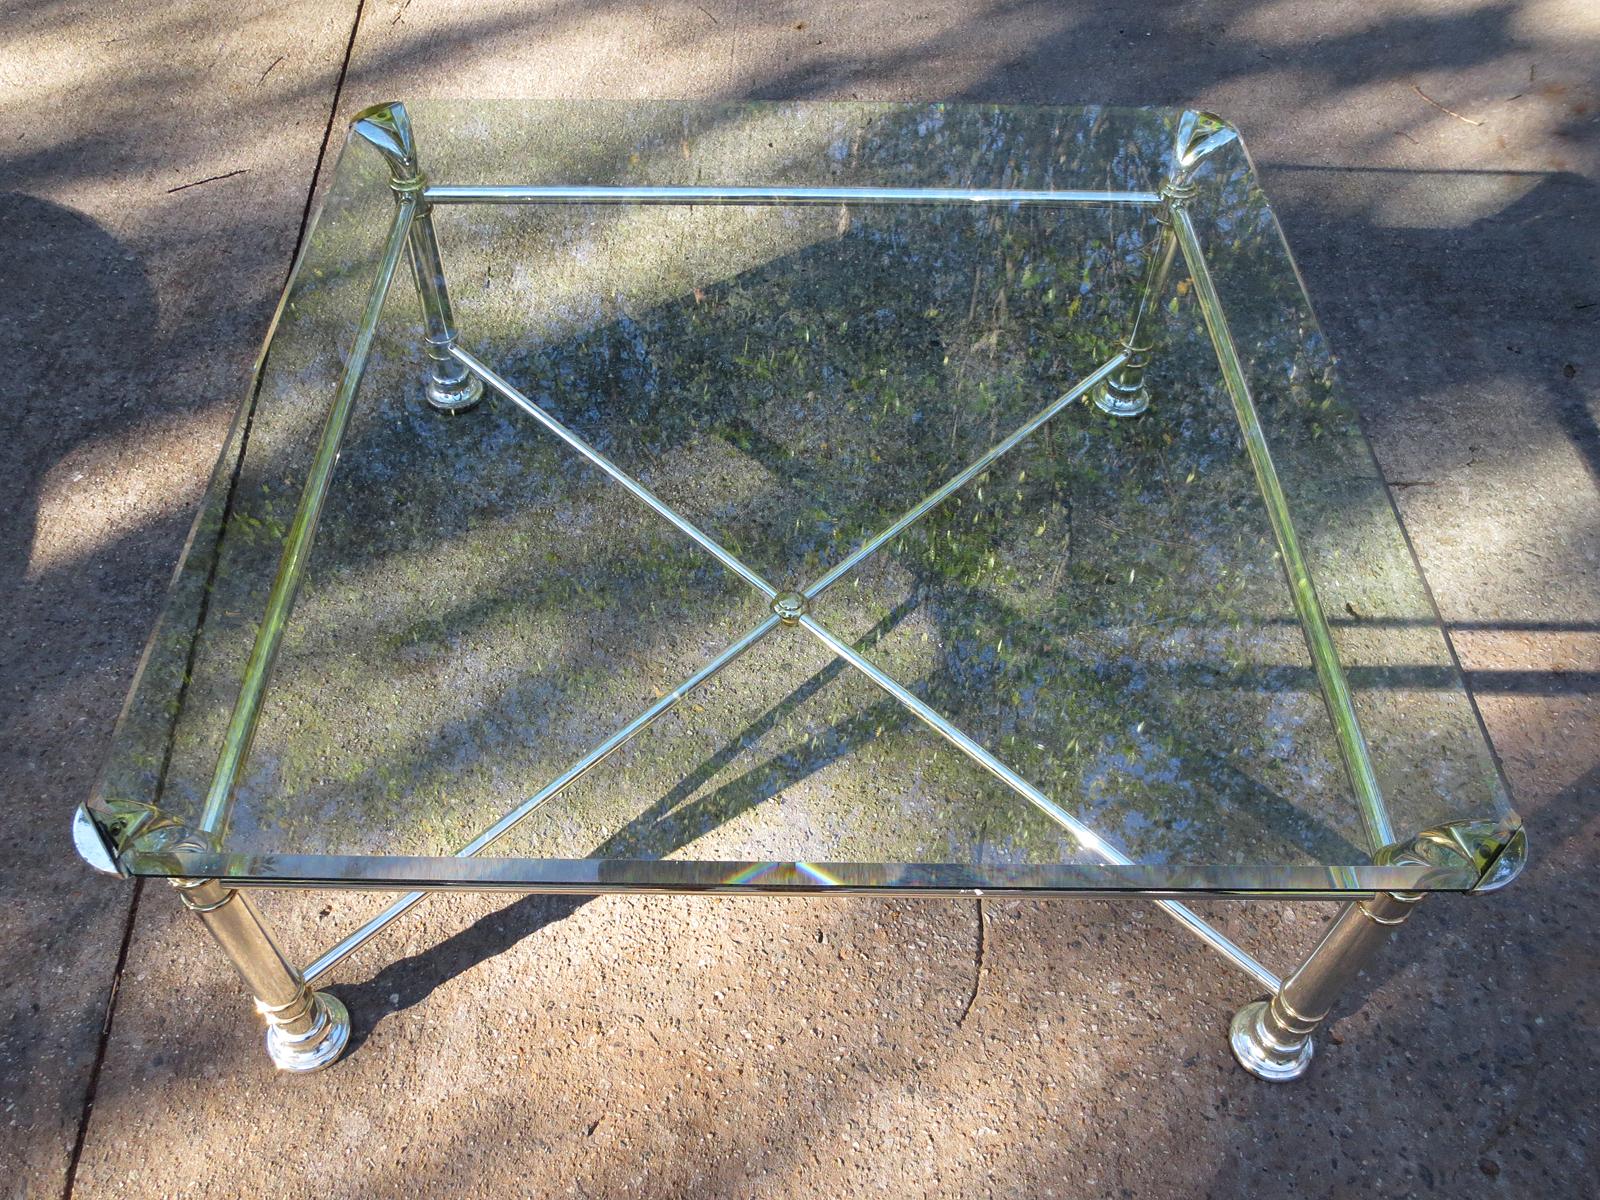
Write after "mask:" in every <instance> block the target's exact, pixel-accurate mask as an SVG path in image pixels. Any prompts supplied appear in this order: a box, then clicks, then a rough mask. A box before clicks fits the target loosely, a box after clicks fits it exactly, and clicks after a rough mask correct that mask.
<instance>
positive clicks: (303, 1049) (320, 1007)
mask: <svg viewBox="0 0 1600 1200" xmlns="http://www.w3.org/2000/svg"><path fill="white" fill-rule="evenodd" d="M312 1004H313V1006H314V1007H315V1010H316V1014H317V1021H316V1024H315V1025H313V1026H312V1027H311V1028H310V1030H308V1031H307V1032H305V1033H302V1034H300V1035H299V1036H298V1037H297V1036H294V1035H292V1034H287V1033H285V1032H284V1031H283V1030H282V1029H280V1028H279V1027H278V1026H276V1025H268V1026H267V1054H268V1055H269V1056H270V1057H271V1059H272V1065H273V1066H275V1067H277V1068H278V1070H280V1071H300V1072H305V1071H320V1070H322V1068H323V1067H326V1066H329V1065H331V1064H332V1063H333V1062H334V1061H335V1060H337V1059H338V1057H339V1056H340V1055H341V1054H343V1053H344V1051H345V1047H346V1046H348V1045H349V1044H350V1012H349V1010H348V1009H346V1008H345V1006H344V1005H343V1004H342V1003H341V1002H340V1001H339V999H338V998H337V997H335V996H332V995H330V994H329V993H327V992H317V993H315V994H314V995H313V997H312Z"/></svg>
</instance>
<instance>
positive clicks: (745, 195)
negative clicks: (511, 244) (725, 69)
mask: <svg viewBox="0 0 1600 1200" xmlns="http://www.w3.org/2000/svg"><path fill="white" fill-rule="evenodd" d="M423 197H424V199H426V200H427V202H428V203H429V204H641V205H642V204H653V205H663V204H665V205H691V204H694V205H719V204H720V205H750V206H756V205H781V206H791V205H793V206H803V205H808V204H1021V205H1062V204H1159V203H1160V202H1161V197H1160V195H1159V194H1157V193H1155V192H1097V191H1030V190H1027V189H1015V190H1012V189H1007V188H886V187H679V186H671V187H628V186H613V185H607V186H598V187H596V186H589V185H573V184H562V185H557V186H554V187H523V186H519V185H516V184H491V185H488V186H482V185H476V186H474V185H465V186H464V185H460V184H450V185H440V184H430V185H428V186H427V187H425V188H424V189H423Z"/></svg>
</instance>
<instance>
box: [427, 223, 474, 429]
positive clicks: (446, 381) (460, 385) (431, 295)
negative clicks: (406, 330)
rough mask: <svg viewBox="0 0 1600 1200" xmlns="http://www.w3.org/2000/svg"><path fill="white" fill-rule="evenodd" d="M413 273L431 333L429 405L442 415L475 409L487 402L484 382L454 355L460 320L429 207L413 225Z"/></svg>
mask: <svg viewBox="0 0 1600 1200" xmlns="http://www.w3.org/2000/svg"><path fill="white" fill-rule="evenodd" d="M411 274H412V277H413V278H414V279H415V280H416V281H417V295H418V296H420V297H421V298H422V321H423V324H424V326H425V327H426V328H427V331H428V332H427V341H426V343H425V345H426V348H427V351H428V358H429V360H430V366H429V372H428V386H427V396H428V403H429V404H431V405H433V407H435V408H437V409H439V410H440V411H441V412H461V411H463V410H464V409H468V408H471V407H472V406H473V405H474V404H476V403H477V402H478V401H479V400H482V399H483V380H481V379H479V378H478V377H477V376H476V375H474V374H472V373H471V372H469V371H468V370H467V368H466V367H464V366H462V365H461V363H460V362H458V361H457V360H456V359H455V358H454V357H452V355H451V354H450V348H451V347H452V346H454V345H455V344H456V318H455V313H454V312H453V311H452V309H451V307H450V293H449V292H448V291H447V290H446V289H445V285H444V263H443V262H442V261H441V260H440V258H439V239H438V238H437V237H435V236H434V232H433V215H432V213H431V212H430V210H429V209H427V208H422V209H419V210H418V212H417V216H416V219H415V220H413V221H412V222H411Z"/></svg>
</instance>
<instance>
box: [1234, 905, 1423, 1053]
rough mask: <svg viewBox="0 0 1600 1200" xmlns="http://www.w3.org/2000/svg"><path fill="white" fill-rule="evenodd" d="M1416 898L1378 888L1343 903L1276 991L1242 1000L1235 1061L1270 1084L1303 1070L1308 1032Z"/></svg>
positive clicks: (1236, 1026) (1323, 1017) (1308, 1045)
mask: <svg viewBox="0 0 1600 1200" xmlns="http://www.w3.org/2000/svg"><path fill="white" fill-rule="evenodd" d="M1420 899H1422V895H1421V893H1419V892H1379V893H1378V894H1377V895H1375V896H1373V897H1372V898H1371V899H1370V900H1357V901H1354V902H1353V903H1351V904H1347V905H1345V906H1344V908H1343V909H1342V910H1341V911H1340V913H1339V916H1338V917H1337V918H1336V919H1335V920H1334V922H1333V925H1332V926H1331V927H1330V928H1329V930H1328V932H1327V933H1326V934H1324V935H1323V938H1322V940H1321V941H1320V942H1318V943H1317V947H1316V949H1314V950H1313V951H1312V952H1311V954H1310V956H1309V957H1307V959H1306V961H1305V962H1303V963H1301V964H1300V968H1299V970H1297V971H1296V972H1295V973H1294V974H1293V975H1291V976H1289V978H1288V979H1286V980H1284V982H1283V986H1282V987H1281V988H1279V989H1278V993H1277V995H1275V996H1270V997H1268V998H1267V999H1265V1000H1257V1001H1255V1002H1253V1003H1251V1004H1247V1005H1245V1006H1244V1007H1243V1008H1241V1009H1240V1010H1239V1012H1238V1015H1236V1016H1235V1017H1234V1018H1233V1028H1232V1030H1231V1032H1230V1036H1229V1038H1228V1041H1229V1044H1230V1045H1231V1046H1232V1047H1233V1056H1234V1057H1235V1058H1237V1059H1238V1060H1239V1065H1240V1066H1242V1067H1243V1068H1244V1069H1245V1070H1246V1071H1249V1072H1250V1073H1251V1074H1252V1075H1255V1076H1258V1077H1259V1078H1261V1079H1267V1080H1271V1081H1272V1082H1274V1083H1282V1082H1286V1081H1287V1080H1290V1079H1298V1078H1300V1076H1302V1075H1304V1074H1305V1073H1306V1070H1307V1069H1308V1068H1309V1067H1310V1066H1311V1052H1312V1044H1311V1035H1312V1034H1314V1033H1315V1032H1316V1031H1317V1027H1318V1026H1320V1025H1321V1024H1322V1022H1323V1021H1324V1020H1326V1019H1327V1016H1328V1010H1329V1009H1331V1008H1332V1007H1333V1004H1334V1001H1335V1000H1337V999H1338V998H1339V993H1340V992H1342V991H1343V990H1344V988H1345V986H1346V985H1347V984H1349V983H1350V981H1351V980H1353V979H1354V978H1355V977H1356V976H1357V975H1358V974H1359V973H1360V972H1361V969H1362V968H1363V967H1365V966H1366V965H1367V964H1368V963H1369V962H1371V961H1372V957H1373V955H1374V954H1375V953H1376V952H1377V949H1378V947H1379V946H1381V945H1382V944H1383V943H1384V942H1385V941H1387V940H1388V938H1389V934H1390V933H1391V932H1392V931H1393V930H1394V928H1395V926H1397V925H1399V924H1400V923H1401V922H1402V921H1404V920H1405V919H1406V918H1407V917H1408V916H1410V915H1411V909H1412V907H1413V906H1414V905H1415V904H1416V902H1417V901H1418V900H1420Z"/></svg>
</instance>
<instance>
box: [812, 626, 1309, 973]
mask: <svg viewBox="0 0 1600 1200" xmlns="http://www.w3.org/2000/svg"><path fill="white" fill-rule="evenodd" d="M799 623H800V625H801V626H802V627H803V628H804V629H805V630H806V631H807V632H808V633H810V634H812V635H813V636H814V637H816V638H817V639H818V640H819V641H820V642H822V644H823V645H824V646H826V647H828V649H829V650H832V651H833V653H834V654H836V655H837V656H838V657H840V658H842V659H844V660H845V661H846V662H847V663H849V664H850V665H851V666H853V667H854V668H855V669H856V670H858V671H860V672H861V673H862V674H863V675H865V676H866V677H867V678H868V679H870V680H871V681H872V682H873V683H875V684H877V685H878V687H880V688H881V689H883V690H884V691H885V692H887V693H889V695H891V696H893V697H894V698H895V699H896V700H898V701H899V702H900V703H901V704H902V705H904V706H905V707H906V708H907V709H909V710H910V712H911V714H912V715H913V716H915V717H916V718H917V719H918V720H919V721H921V722H922V723H923V724H924V725H926V726H927V727H928V728H929V729H931V730H933V731H934V732H935V733H937V734H938V735H939V736H940V737H942V738H944V739H945V741H947V742H949V743H950V744H951V745H952V746H954V747H955V748H956V749H957V750H960V751H961V752H962V753H963V754H965V755H966V756H967V757H968V758H970V759H972V761H973V762H975V763H977V764H978V765H979V766H980V767H982V768H983V769H984V770H985V771H988V772H989V774H991V775H993V776H994V777H995V778H996V779H998V780H1000V782H1002V783H1004V784H1006V785H1007V786H1008V787H1010V788H1011V790H1012V791H1014V792H1016V793H1017V794H1018V795H1020V796H1021V797H1022V798H1023V799H1025V800H1027V801H1028V802H1029V803H1030V804H1032V805H1033V806H1034V807H1035V808H1037V809H1039V810H1040V811H1041V812H1043V813H1044V814H1045V815H1046V816H1048V817H1049V818H1050V819H1051V820H1053V821H1055V822H1056V824H1058V825H1060V826H1061V827H1062V828H1064V829H1065V830H1067V832H1068V833H1070V834H1072V836H1073V837H1074V838H1076V839H1077V841H1078V843H1079V844H1080V845H1081V846H1082V847H1083V848H1084V849H1085V850H1087V851H1088V852H1089V853H1090V854H1092V855H1094V856H1095V857H1096V858H1098V859H1100V860H1101V861H1102V862H1106V863H1110V864H1111V865H1112V866H1119V867H1126V866H1132V865H1134V862H1133V859H1131V858H1129V857H1128V856H1127V855H1126V854H1124V853H1122V851H1120V850H1118V849H1117V848H1116V847H1115V846H1113V845H1112V844H1111V843H1110V842H1108V841H1106V839H1105V838H1103V837H1101V836H1100V835H1099V834H1098V833H1096V832H1095V831H1094V830H1093V829H1091V828H1089V826H1087V825H1085V824H1084V823H1083V822H1082V821H1080V820H1078V818H1077V817H1075V816H1073V815H1072V814H1071V813H1069V812H1068V811H1067V810H1066V809H1064V808H1062V807H1061V806H1060V805H1059V804H1057V803H1056V802H1055V801H1054V800H1052V799H1050V797H1049V796H1046V795H1045V794H1044V793H1043V792H1041V791H1040V790H1039V789H1038V788H1036V787H1034V786H1033V784H1031V783H1029V782H1028V781H1027V780H1026V779H1024V778H1022V776H1020V775H1018V774H1017V773H1016V772H1015V771H1013V770H1012V769H1011V768H1010V767H1008V766H1006V765H1005V763H1003V762H1001V761H1000V760H999V759H998V758H996V757H995V756H994V755H992V754H990V753H989V751H987V750H985V749H984V748H983V747H982V746H981V745H979V744H978V743H977V742H975V741H973V740H972V739H971V738H970V737H968V736H967V735H966V734H965V733H962V732H961V730H959V729H957V728H956V727H955V726H954V725H952V724H951V723H950V722H949V721H948V720H946V719H945V718H944V717H943V716H941V715H940V714H939V713H938V712H937V711H935V710H934V709H932V708H930V707H929V706H928V705H927V704H925V703H923V701H922V700H921V699H919V698H918V697H917V696H916V695H915V694H914V693H912V692H910V691H908V690H907V689H906V688H905V687H904V686H903V685H901V684H900V683H898V682H897V681H896V680H895V679H894V678H893V677H891V676H889V675H886V674H885V673H884V672H883V671H882V670H880V669H879V668H878V667H877V666H875V665H874V664H873V663H872V662H870V661H869V660H868V659H866V658H864V657H862V655H860V654H859V653H857V652H856V650H855V649H854V648H853V647H851V646H850V645H849V644H847V643H846V642H844V641H842V640H840V639H839V637H838V636H836V635H835V634H834V633H833V631H832V630H830V629H829V628H828V627H827V626H826V625H823V624H821V623H820V622H818V621H817V620H816V618H814V617H811V616H803V617H801V618H800V622H799ZM1156 903H1157V904H1159V905H1160V906H1161V907H1162V908H1163V909H1165V910H1166V912H1167V914H1168V915H1169V916H1171V917H1173V918H1174V919H1175V920H1176V921H1177V922H1178V923H1179V924H1180V925H1182V926H1183V927H1184V928H1185V929H1187V930H1188V931H1189V932H1190V933H1192V934H1194V935H1195V936H1196V937H1198V938H1200V939H1201V940H1202V941H1203V942H1205V943H1206V944H1207V945H1209V946H1210V947H1211V948H1212V949H1214V950H1216V951H1218V952H1219V953H1221V954H1222V956H1223V957H1224V958H1226V959H1227V960H1228V961H1229V962H1231V963H1233V965H1234V966H1236V967H1238V968H1239V969H1240V970H1241V971H1244V972H1245V973H1246V974H1247V975H1249V976H1250V977H1251V978H1253V979H1254V980H1255V981H1256V982H1257V983H1259V984H1261V985H1262V986H1263V987H1265V988H1267V989H1268V990H1269V991H1270V992H1271V993H1272V994H1273V995H1277V993H1278V987H1279V984H1280V983H1281V981H1280V980H1279V979H1278V977H1277V976H1276V975H1274V974H1273V973H1272V972H1271V971H1269V970H1267V968H1266V967H1264V966H1262V965H1261V964H1260V963H1259V962H1257V961H1256V960H1255V959H1254V958H1252V957H1251V956H1250V955H1249V954H1248V953H1246V952H1245V950H1244V949H1243V947H1241V946H1239V945H1237V944H1235V943H1234V942H1233V941H1232V940H1230V939H1229V938H1227V937H1226V936H1224V935H1223V934H1222V933H1220V932H1218V931H1217V930H1215V929H1213V928H1212V927H1211V926H1210V925H1208V924H1207V923H1206V922H1205V921H1204V920H1202V919H1201V918H1200V916H1199V915H1198V914H1196V913H1195V912H1194V911H1192V910H1191V909H1189V908H1188V907H1186V906H1185V905H1182V904H1179V903H1178V902H1177V901H1176V900H1157V901H1156Z"/></svg>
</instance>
